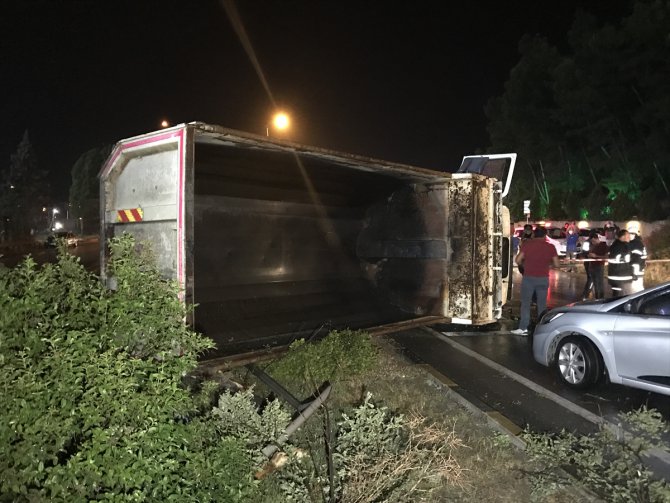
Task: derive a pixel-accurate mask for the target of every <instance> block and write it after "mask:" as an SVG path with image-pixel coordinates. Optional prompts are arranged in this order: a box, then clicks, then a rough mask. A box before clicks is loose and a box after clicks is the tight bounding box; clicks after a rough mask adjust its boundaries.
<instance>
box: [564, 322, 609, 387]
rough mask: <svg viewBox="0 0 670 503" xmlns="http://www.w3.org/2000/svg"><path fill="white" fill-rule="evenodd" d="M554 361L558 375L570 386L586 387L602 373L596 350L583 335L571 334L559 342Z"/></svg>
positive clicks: (593, 382)
mask: <svg viewBox="0 0 670 503" xmlns="http://www.w3.org/2000/svg"><path fill="white" fill-rule="evenodd" d="M554 362H555V366H556V371H557V374H558V377H559V378H560V379H561V381H562V382H563V383H564V384H566V385H567V386H569V387H571V388H576V389H583V388H587V387H589V386H591V385H593V384H595V383H596V382H597V381H598V380H599V379H600V376H601V374H602V364H601V361H600V356H599V355H598V351H597V350H596V349H595V348H594V347H593V344H591V342H589V341H588V340H587V339H585V338H583V337H577V336H572V335H571V336H569V337H566V338H564V339H563V340H562V341H561V342H559V343H558V347H557V348H556V355H555V359H554Z"/></svg>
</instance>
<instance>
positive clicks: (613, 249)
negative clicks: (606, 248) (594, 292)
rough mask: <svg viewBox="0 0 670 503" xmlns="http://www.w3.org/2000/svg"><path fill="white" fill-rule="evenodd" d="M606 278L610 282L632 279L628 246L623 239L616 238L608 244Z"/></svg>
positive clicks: (623, 281) (622, 281)
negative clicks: (610, 244)
mask: <svg viewBox="0 0 670 503" xmlns="http://www.w3.org/2000/svg"><path fill="white" fill-rule="evenodd" d="M607 279H608V280H609V282H610V283H612V284H615V283H625V282H628V281H633V266H632V264H631V262H630V247H629V246H628V243H626V242H625V241H621V240H619V239H617V240H616V241H614V243H612V246H610V253H609V259H608V260H607Z"/></svg>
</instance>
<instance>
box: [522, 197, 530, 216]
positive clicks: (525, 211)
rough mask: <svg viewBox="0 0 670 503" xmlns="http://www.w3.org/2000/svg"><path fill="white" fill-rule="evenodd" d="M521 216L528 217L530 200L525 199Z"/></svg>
mask: <svg viewBox="0 0 670 503" xmlns="http://www.w3.org/2000/svg"><path fill="white" fill-rule="evenodd" d="M523 214H524V215H530V199H525V200H524V201H523Z"/></svg>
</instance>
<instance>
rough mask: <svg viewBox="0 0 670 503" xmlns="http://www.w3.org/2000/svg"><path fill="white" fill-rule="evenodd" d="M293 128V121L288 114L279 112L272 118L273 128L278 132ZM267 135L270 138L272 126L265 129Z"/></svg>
mask: <svg viewBox="0 0 670 503" xmlns="http://www.w3.org/2000/svg"><path fill="white" fill-rule="evenodd" d="M290 126H291V119H290V118H289V116H288V114H287V113H286V112H277V113H275V114H274V115H273V116H272V127H273V128H274V129H276V130H277V131H280V132H281V131H285V130H287V129H288V128H289V127H290ZM265 135H266V136H270V126H266V127H265Z"/></svg>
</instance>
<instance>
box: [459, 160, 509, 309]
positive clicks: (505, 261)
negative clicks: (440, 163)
mask: <svg viewBox="0 0 670 503" xmlns="http://www.w3.org/2000/svg"><path fill="white" fill-rule="evenodd" d="M515 164H516V154H486V155H468V156H465V157H463V161H462V162H461V166H460V168H458V171H457V173H476V174H479V175H483V176H486V177H489V178H494V179H496V180H498V181H499V182H500V185H501V189H500V190H501V192H500V198H499V199H497V201H496V206H499V210H498V211H496V215H494V233H493V235H494V236H500V242H499V244H497V247H498V249H500V250H501V258H500V260H499V262H498V264H496V265H495V266H494V267H496V268H498V267H499V268H500V272H501V275H500V283H501V292H500V297H501V299H503V300H502V301H503V303H505V302H506V301H508V300H510V299H511V298H512V281H511V279H512V271H513V268H512V267H513V265H512V241H511V239H512V236H511V227H510V226H511V223H510V214H509V209H508V208H507V207H505V206H504V205H503V204H502V198H504V197H505V196H506V195H507V193H508V192H509V189H510V185H511V183H512V175H513V174H514V165H515Z"/></svg>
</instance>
